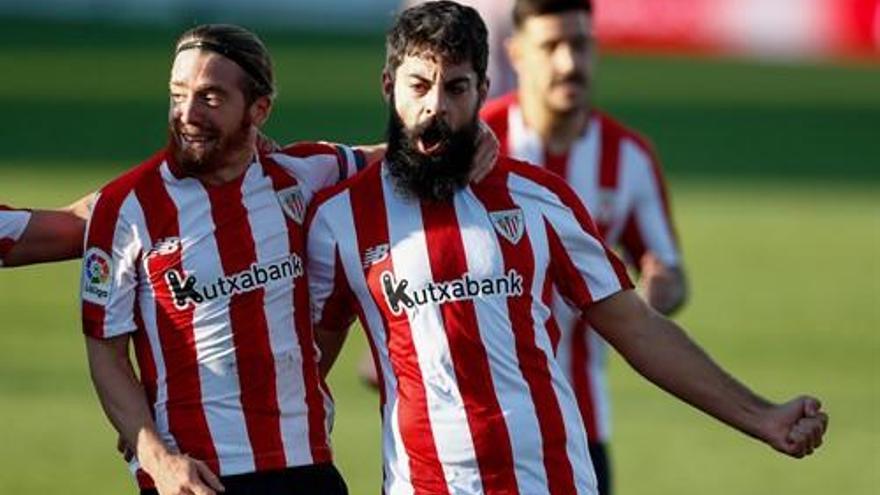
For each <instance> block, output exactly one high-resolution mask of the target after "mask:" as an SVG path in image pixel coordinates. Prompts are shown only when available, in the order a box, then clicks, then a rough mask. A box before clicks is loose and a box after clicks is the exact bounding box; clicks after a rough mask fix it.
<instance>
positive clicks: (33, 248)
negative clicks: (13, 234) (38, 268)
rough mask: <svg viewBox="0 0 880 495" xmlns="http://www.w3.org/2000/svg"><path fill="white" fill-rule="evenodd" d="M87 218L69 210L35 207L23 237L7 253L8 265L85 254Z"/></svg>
mask: <svg viewBox="0 0 880 495" xmlns="http://www.w3.org/2000/svg"><path fill="white" fill-rule="evenodd" d="M85 227H86V222H85V220H83V219H82V218H81V217H80V216H79V214H78V213H75V212H72V211H66V210H57V211H55V210H35V211H34V212H33V215H32V216H31V220H30V222H28V226H27V228H26V229H25V231H24V234H22V236H21V239H19V241H18V242H17V243H16V244H15V246H14V247H13V248H12V250H10V251H9V253H8V254H7V255H6V258H5V260H4V264H5V265H7V266H20V265H30V264H34V263H45V262H52V261H63V260H68V259H73V258H78V257H80V256H82V245H83V235H84V233H85Z"/></svg>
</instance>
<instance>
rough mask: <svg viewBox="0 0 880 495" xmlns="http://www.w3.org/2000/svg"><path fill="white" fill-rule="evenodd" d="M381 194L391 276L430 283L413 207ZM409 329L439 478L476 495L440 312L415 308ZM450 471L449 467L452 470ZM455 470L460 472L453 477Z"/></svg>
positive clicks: (388, 192)
mask: <svg viewBox="0 0 880 495" xmlns="http://www.w3.org/2000/svg"><path fill="white" fill-rule="evenodd" d="M386 173H387V172H386ZM382 189H383V193H384V199H385V208H386V209H387V212H388V218H389V220H390V219H393V221H389V222H388V231H389V238H390V239H389V242H390V244H391V260H392V263H393V264H394V265H395V266H394V272H395V273H406V274H407V277H408V278H410V279H414V280H431V279H432V278H433V277H432V274H431V265H430V261H429V258H428V250H429V247H428V244H427V239H426V238H425V235H424V228H423V226H422V215H421V209H420V208H419V205H418V203H414V202H413V201H411V200H405V199H403V198H401V197H400V195H398V194H395V192H394V185H393V184H392V183H391V181H389V180H384V181H382ZM395 260H397V261H395ZM404 260H405V261H404ZM399 265H402V266H399ZM409 323H410V327H411V328H412V329H413V332H412V340H413V346H414V347H415V351H416V356H417V358H418V362H419V368H420V369H421V370H422V385H423V387H424V389H425V399H426V401H427V404H428V416H429V418H430V421H431V429H432V432H433V433H434V438H435V439H436V441H435V443H436V445H437V456H438V458H439V459H440V462H441V464H442V466H443V472H444V474H445V476H446V479H447V480H448V481H449V482H450V484H451V485H452V486H454V487H456V488H458V489H460V490H464V493H479V492H481V491H482V485H481V482H480V478H479V476H478V475H476V476H475V473H478V472H479V467H478V466H477V464H476V459H477V455H476V452H475V450H474V445H473V442H472V441H471V437H470V432H469V431H468V429H467V428H463V427H462V425H467V424H468V419H467V415H466V414H465V407H464V399H463V398H462V397H461V394H460V393H459V387H458V384H457V383H456V378H455V370H454V369H453V363H452V360H451V359H447V357H449V356H451V351H450V349H449V342H448V341H447V337H446V331H445V327H444V323H443V315H442V314H441V313H440V307H439V306H436V305H435V306H424V307H422V308H418V309H417V310H416V311H414V312H412V313H411V314H410V315H409ZM416 329H418V331H416ZM450 466H455V470H452V469H450ZM459 470H461V471H462V472H457V471H459Z"/></svg>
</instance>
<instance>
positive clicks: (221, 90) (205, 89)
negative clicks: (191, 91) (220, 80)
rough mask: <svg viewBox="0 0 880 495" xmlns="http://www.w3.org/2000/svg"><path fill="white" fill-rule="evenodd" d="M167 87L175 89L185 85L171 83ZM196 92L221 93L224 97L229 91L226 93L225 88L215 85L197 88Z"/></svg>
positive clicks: (175, 82) (177, 82)
mask: <svg viewBox="0 0 880 495" xmlns="http://www.w3.org/2000/svg"><path fill="white" fill-rule="evenodd" d="M168 85H169V86H171V87H172V88H175V87H176V88H180V87H185V86H186V84H185V83H183V82H179V81H171V82H170V83H169V84H168ZM196 92H197V93H221V94H224V95H225V94H228V93H229V91H227V90H226V89H225V88H223V87H222V86H218V85H216V84H211V85H208V86H202V87H200V88H198V89H197V90H196Z"/></svg>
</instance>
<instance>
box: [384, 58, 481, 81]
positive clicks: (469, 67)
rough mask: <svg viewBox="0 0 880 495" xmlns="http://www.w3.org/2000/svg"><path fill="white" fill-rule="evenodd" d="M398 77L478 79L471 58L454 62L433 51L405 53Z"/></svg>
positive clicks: (437, 79)
mask: <svg viewBox="0 0 880 495" xmlns="http://www.w3.org/2000/svg"><path fill="white" fill-rule="evenodd" d="M397 76H398V77H418V78H422V79H428V80H431V81H441V80H444V81H445V80H449V79H459V78H462V77H464V78H468V79H476V78H477V73H476V71H475V70H474V66H473V64H472V63H471V62H470V61H469V60H465V61H464V62H458V63H453V62H450V61H448V60H446V59H444V58H443V57H441V56H439V55H437V54H433V53H431V52H424V53H419V54H411V55H405V56H404V57H403V60H401V63H400V66H399V67H398V68H397Z"/></svg>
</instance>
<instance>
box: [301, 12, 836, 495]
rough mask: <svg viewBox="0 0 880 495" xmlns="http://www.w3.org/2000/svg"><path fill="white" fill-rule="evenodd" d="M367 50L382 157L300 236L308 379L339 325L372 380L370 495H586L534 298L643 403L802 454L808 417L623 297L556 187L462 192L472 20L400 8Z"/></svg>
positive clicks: (496, 185)
mask: <svg viewBox="0 0 880 495" xmlns="http://www.w3.org/2000/svg"><path fill="white" fill-rule="evenodd" d="M386 47H387V50H388V53H387V54H386V67H385V71H384V73H383V93H384V94H385V97H386V101H387V102H388V107H389V125H388V135H387V141H388V153H387V156H386V159H385V160H384V161H383V162H379V163H374V164H373V165H371V166H370V167H368V168H367V169H366V170H365V171H364V172H363V173H362V174H361V175H359V176H358V177H356V178H354V179H351V180H348V181H346V182H343V183H342V184H340V185H338V186H336V187H335V188H332V189H330V190H329V191H327V192H324V193H322V194H321V195H320V196H319V198H318V199H316V201H315V203H314V204H313V205H312V211H311V213H310V215H309V220H308V221H307V231H308V235H307V239H308V247H307V252H308V271H309V282H310V287H311V289H312V290H311V293H312V308H313V314H314V319H315V321H316V325H317V327H316V336H317V338H318V343H319V346H320V347H321V349H322V357H321V368H322V371H324V372H326V371H327V370H328V369H329V368H330V366H332V363H333V361H334V360H335V358H336V356H337V355H338V352H339V350H340V348H341V346H342V344H343V342H344V339H345V334H346V332H347V329H348V328H349V325H350V323H351V322H352V321H353V319H354V318H355V317H357V318H358V319H359V320H360V322H361V325H362V327H363V328H364V329H365V331H366V333H367V337H368V341H369V342H370V345H371V349H372V350H373V352H374V355H375V357H376V362H377V364H378V366H379V368H380V370H381V381H380V392H381V400H382V409H381V410H382V419H383V425H382V427H383V440H382V442H383V453H384V462H383V466H384V480H385V481H384V487H383V492H384V493H389V494H391V493H426V494H427V493H431V494H436V493H456V494H474V495H476V494H485V495H495V494H499V495H500V494H523V495H536V494H548V493H549V494H552V495H563V494H564V495H569V494H595V493H597V491H596V480H595V477H594V475H593V469H592V463H591V461H590V458H589V449H588V446H587V436H586V431H585V428H584V425H583V421H582V420H581V418H580V413H579V410H578V405H577V400H576V398H575V396H574V392H573V390H572V388H571V386H570V385H569V383H568V380H567V378H566V376H565V373H564V372H563V370H562V369H561V367H560V366H559V363H558V361H557V360H556V359H555V357H554V347H555V346H554V341H555V339H556V338H558V333H557V332H555V331H554V329H553V328H552V325H548V321H551V312H550V305H551V303H552V302H551V301H550V299H549V297H548V296H549V295H550V294H549V292H548V290H547V289H548V288H549V287H551V286H552V285H555V286H556V287H557V289H558V291H559V292H560V294H562V295H563V296H564V297H566V299H567V300H568V301H569V302H570V303H572V304H573V305H575V306H576V307H578V308H579V309H582V310H583V311H584V312H585V314H586V317H587V318H588V319H589V321H590V323H591V324H592V325H593V326H594V327H595V328H596V330H597V331H599V332H600V333H601V334H602V335H603V337H605V338H606V339H607V340H608V341H609V342H610V343H611V344H612V345H613V346H614V347H615V348H616V349H617V350H618V351H619V352H620V353H621V354H622V355H623V356H624V357H625V358H626V359H627V360H628V361H629V363H630V364H632V366H633V367H634V368H636V369H637V370H638V371H639V372H640V373H641V374H642V375H644V376H645V377H647V378H648V379H650V380H651V381H653V382H654V383H655V384H657V385H658V386H660V387H662V388H664V389H666V390H667V391H669V392H670V393H672V394H674V395H676V396H677V397H679V398H681V399H682V400H684V401H686V402H688V403H690V404H692V405H694V406H695V407H697V408H699V409H701V410H702V411H704V412H706V413H707V414H710V415H712V416H714V417H716V418H718V419H719V420H721V421H723V422H725V423H727V424H728V425H731V426H733V427H735V428H737V429H739V430H740V431H742V432H744V433H746V434H748V435H751V436H753V437H755V438H757V439H760V440H762V441H764V442H766V443H767V444H768V445H770V446H772V447H773V448H775V449H777V450H778V451H780V452H783V453H785V454H787V455H791V456H794V457H802V456H804V455H808V454H810V453H812V452H813V450H814V449H815V448H817V447H818V446H819V445H820V444H821V442H822V436H823V434H824V431H825V426H826V422H827V417H826V415H825V414H824V413H823V412H821V410H820V405H819V402H818V401H817V400H816V399H813V398H810V397H798V398H795V399H793V400H791V401H790V402H787V403H785V404H774V403H771V402H769V401H767V400H765V399H763V398H761V397H760V396H758V395H756V394H754V393H753V392H751V391H750V390H749V389H748V388H746V387H745V386H744V385H742V384H741V383H739V382H738V381H737V380H736V379H734V378H733V377H731V376H730V375H729V374H727V373H726V372H724V371H723V370H722V369H721V368H719V367H718V366H717V365H716V364H715V363H714V362H713V361H712V360H711V358H709V356H708V355H706V354H705V353H704V352H703V351H702V349H700V348H699V347H698V346H697V345H696V344H695V343H694V342H692V341H691V340H690V339H689V338H688V337H687V335H686V334H685V332H684V331H683V330H682V329H681V328H680V327H678V326H677V325H676V324H675V323H673V322H672V321H670V320H668V319H666V318H665V317H663V316H661V315H660V314H658V313H657V312H655V311H654V310H653V309H651V308H650V307H649V306H648V305H647V304H646V303H645V302H644V301H643V300H642V299H641V298H640V297H638V296H637V295H636V294H635V293H634V292H633V291H632V290H630V289H631V288H632V285H631V282H630V281H629V278H628V276H627V274H626V270H625V269H624V267H623V265H622V263H621V262H620V261H619V260H618V259H617V257H616V256H615V255H614V254H613V253H612V252H611V251H610V250H608V249H607V248H606V247H605V245H604V243H603V242H602V241H601V238H600V237H599V234H598V231H597V230H596V228H595V227H594V225H593V222H592V220H591V219H590V216H589V214H588V213H587V210H586V208H584V206H583V204H582V203H581V202H580V200H579V198H578V197H577V195H576V193H574V192H573V191H572V190H571V188H570V187H569V186H567V185H566V184H565V182H564V181H563V180H561V179H560V178H559V177H558V176H556V175H554V174H551V173H549V172H546V171H544V170H542V169H540V168H538V167H535V166H532V165H529V164H526V163H523V162H519V161H516V160H513V159H511V158H507V157H501V158H499V163H498V164H497V166H496V167H495V169H494V170H493V171H492V172H491V173H490V174H489V176H488V177H487V178H486V179H484V180H483V181H482V182H481V183H479V184H468V181H467V176H468V173H469V170H468V169H469V165H468V164H469V163H470V162H471V159H470V158H471V156H472V154H473V150H474V146H475V145H474V142H475V137H476V129H477V127H478V126H477V122H478V111H479V108H480V106H481V105H482V103H483V102H484V99H485V97H486V93H487V89H488V80H487V79H486V59H487V52H488V48H487V43H486V31H485V26H484V25H483V23H482V20H481V19H480V17H479V15H478V13H477V12H476V11H475V10H473V9H471V8H469V7H464V6H461V5H458V4H456V3H454V2H449V1H439V2H428V3H425V4H422V5H420V6H417V7H413V8H410V9H407V10H405V11H404V12H403V13H402V14H400V16H399V17H398V18H397V20H396V22H395V24H394V25H393V27H392V28H391V30H390V31H389V34H388V38H387V43H386Z"/></svg>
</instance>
